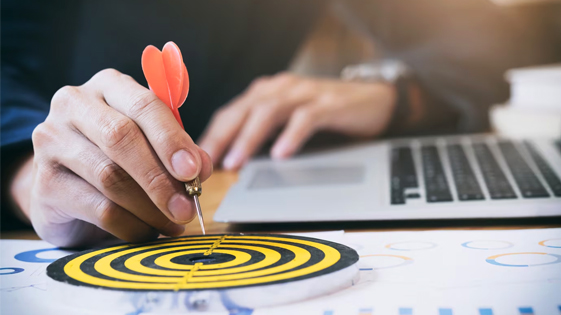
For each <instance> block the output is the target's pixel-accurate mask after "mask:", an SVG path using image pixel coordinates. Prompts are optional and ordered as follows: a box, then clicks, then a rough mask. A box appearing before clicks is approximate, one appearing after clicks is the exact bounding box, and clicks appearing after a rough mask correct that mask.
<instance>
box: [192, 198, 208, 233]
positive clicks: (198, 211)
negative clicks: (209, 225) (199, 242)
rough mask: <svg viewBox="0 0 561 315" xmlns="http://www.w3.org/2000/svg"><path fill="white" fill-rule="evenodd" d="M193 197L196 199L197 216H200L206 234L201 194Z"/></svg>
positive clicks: (202, 228)
mask: <svg viewBox="0 0 561 315" xmlns="http://www.w3.org/2000/svg"><path fill="white" fill-rule="evenodd" d="M193 199H195V208H196V209H197V216H198V217H199V223H200V225H201V230H202V232H203V235H206V231H205V222H204V220H203V212H202V211H201V204H200V203H199V196H197V195H193Z"/></svg>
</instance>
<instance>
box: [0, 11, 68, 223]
mask: <svg viewBox="0 0 561 315" xmlns="http://www.w3.org/2000/svg"><path fill="white" fill-rule="evenodd" d="M66 2H67V3H65V2H63V1H27V0H23V1H22V0H15V1H14V0H12V1H2V65H1V66H2V71H1V92H2V93H1V97H0V100H1V134H0V142H1V156H2V158H1V164H2V219H3V220H2V221H3V222H2V227H3V228H9V226H6V223H7V222H5V221H6V218H7V217H6V216H5V215H6V213H7V212H8V210H9V209H6V208H7V207H8V208H9V205H8V204H7V199H8V198H5V196H6V194H5V192H6V190H7V189H9V187H8V186H9V185H8V183H9V179H10V177H11V175H13V174H12V173H13V171H14V170H15V169H16V168H17V166H18V164H19V163H20V162H21V160H22V158H23V157H24V156H25V155H28V154H30V153H31V151H32V145H31V134H32V132H33V130H34V129H35V127H36V126H37V125H38V124H40V123H41V122H43V121H44V120H45V118H46V117H47V115H48V113H49V104H50V99H51V97H52V95H53V93H54V92H55V91H56V90H57V89H58V88H60V87H61V86H62V85H64V81H65V79H64V74H65V69H61V68H60V66H61V64H62V60H63V59H64V58H68V54H69V53H70V52H66V51H65V50H66V49H67V48H68V47H69V45H67V44H68V42H69V41H71V40H72V38H71V37H72V32H73V31H72V30H73V29H74V25H73V24H72V23H71V21H72V19H73V18H74V17H75V15H72V14H73V13H75V12H74V7H75V4H70V5H69V4H68V3H71V1H66ZM68 50H69V49H68Z"/></svg>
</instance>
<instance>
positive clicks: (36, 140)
mask: <svg viewBox="0 0 561 315" xmlns="http://www.w3.org/2000/svg"><path fill="white" fill-rule="evenodd" d="M48 129H49V127H48V126H47V124H46V123H44V122H43V123H40V124H39V125H37V127H35V129H33V133H32V134H31V142H32V143H33V148H34V149H38V148H41V147H42V146H43V145H44V144H45V143H47V142H49V141H50V140H51V135H50V132H49V130H48Z"/></svg>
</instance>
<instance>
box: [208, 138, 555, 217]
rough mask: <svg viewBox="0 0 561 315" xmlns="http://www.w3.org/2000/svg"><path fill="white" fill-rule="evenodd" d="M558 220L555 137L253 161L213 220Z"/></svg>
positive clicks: (391, 146) (380, 146)
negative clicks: (551, 218)
mask: <svg viewBox="0 0 561 315" xmlns="http://www.w3.org/2000/svg"><path fill="white" fill-rule="evenodd" d="M545 216H561V140H553V139H507V138H501V137H498V136H494V135H488V134H482V135H481V134H478V135H467V136H445V137H424V138H406V139H394V140H386V141H376V142H371V143H366V144H359V145H352V146H350V147H344V148H338V149H332V150H328V151H322V152H316V153H308V154H302V155H299V156H297V157H295V158H293V159H290V160H286V161H272V160H270V159H268V158H259V159H254V160H252V161H251V162H249V163H248V164H247V165H246V166H245V167H244V168H243V170H242V171H241V172H240V177H239V181H238V183H236V184H235V185H234V186H233V187H232V188H231V189H230V191H229V192H228V194H227V195H226V198H225V199H224V201H223V202H222V204H221V205H220V207H219V208H218V210H217V212H216V214H215V216H214V220H215V221H219V222H234V223H257V222H318V221H361V220H405V219H407V220H410V219H461V218H521V217H545Z"/></svg>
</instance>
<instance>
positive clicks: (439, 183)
mask: <svg viewBox="0 0 561 315" xmlns="http://www.w3.org/2000/svg"><path fill="white" fill-rule="evenodd" d="M421 156H422V160H423V174H424V177H425V189H426V193H427V195H426V197H427V202H442V201H452V200H453V199H452V193H450V187H449V186H448V181H447V180H446V174H445V173H444V168H443V167H442V162H441V161H440V156H439V155H438V150H437V149H436V147H435V146H425V147H422V148H421Z"/></svg>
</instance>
